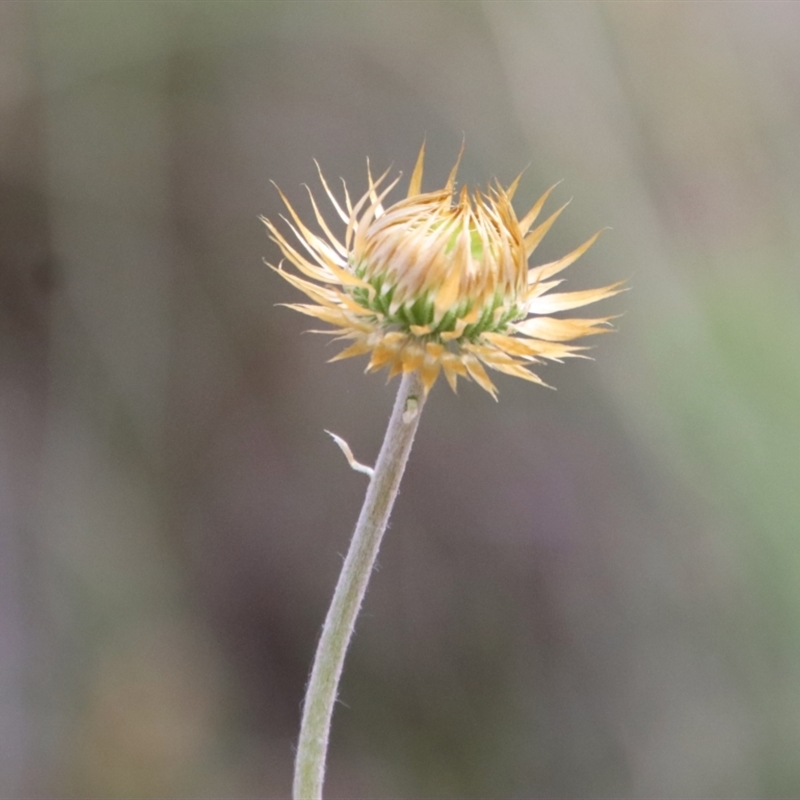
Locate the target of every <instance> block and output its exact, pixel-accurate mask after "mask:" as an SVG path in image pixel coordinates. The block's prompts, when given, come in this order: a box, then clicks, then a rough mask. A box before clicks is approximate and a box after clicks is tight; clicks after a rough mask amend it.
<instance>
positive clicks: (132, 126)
mask: <svg viewBox="0 0 800 800" xmlns="http://www.w3.org/2000/svg"><path fill="white" fill-rule="evenodd" d="M798 41H800V3H793V2H787V3H782V2H765V1H763V0H762V2H750V3H747V2H742V3H702V2H686V3H671V2H650V3H634V2H609V3H606V2H586V3H580V2H576V3H546V2H542V3H536V2H485V3H477V2H466V1H465V0H458V2H262V3H259V2H233V1H232V0H228V1H226V2H147V1H146V0H137V1H136V2H50V3H48V2H42V3H39V2H19V3H17V2H4V3H2V4H0V794H1V795H2V796H4V797H9V798H11V797H14V798H17V797H51V796H52V797H80V798H92V797H125V798H132V797H142V798H144V797H179V796H180V797H187V796H192V797H230V798H236V797H267V798H285V797H288V795H289V787H290V779H291V768H292V759H293V743H294V741H295V737H296V735H297V729H298V724H299V714H300V703H301V698H302V693H303V687H304V683H305V679H306V675H307V672H308V668H309V665H310V661H311V657H312V654H313V650H314V646H315V643H316V637H317V634H318V631H319V628H320V625H321V621H322V618H323V616H324V613H325V609H326V607H327V602H328V600H329V597H330V595H331V592H332V589H333V585H334V583H335V580H336V576H337V573H338V569H339V566H340V563H341V557H342V554H343V552H344V551H345V548H346V546H347V541H348V538H349V535H350V532H351V529H352V526H353V524H354V521H355V518H356V516H357V513H358V508H359V506H360V502H361V498H362V496H363V492H364V489H365V479H364V476H363V475H358V474H356V473H354V472H351V471H350V470H349V469H348V468H347V466H346V463H345V461H344V459H343V458H342V455H341V453H340V452H339V451H338V450H337V448H336V447H335V446H334V445H333V443H332V442H331V441H330V439H329V438H328V437H327V436H326V435H325V433H324V432H323V429H325V428H327V429H331V430H333V431H336V432H337V433H339V434H340V435H342V436H344V437H345V438H346V439H347V440H348V441H349V442H350V444H351V445H352V447H353V449H354V450H355V453H356V456H357V457H358V458H360V459H361V460H362V461H368V462H369V461H371V460H372V459H373V458H374V456H375V453H376V452H377V449H378V446H379V444H380V440H381V437H382V432H383V429H384V425H385V423H386V420H387V417H388V411H389V409H390V406H391V403H392V399H393V391H394V386H391V385H390V386H389V387H387V386H385V382H384V380H383V378H382V377H381V376H379V375H377V376H376V375H368V376H365V375H363V374H362V371H363V367H364V360H363V359H360V360H352V361H347V362H344V363H341V364H333V365H328V364H326V359H327V358H328V357H329V356H330V355H332V354H333V352H335V350H332V349H331V348H330V347H329V346H328V345H327V344H326V340H325V339H324V337H319V336H311V335H302V332H303V331H304V329H305V328H307V327H308V322H309V321H308V320H306V319H304V318H302V317H300V316H299V315H297V314H294V313H293V312H291V311H289V310H287V309H285V308H281V307H278V306H277V305H276V304H278V303H282V302H291V301H296V300H297V299H298V295H297V293H296V292H294V290H293V289H292V288H291V287H290V286H289V285H288V284H285V283H284V282H282V281H281V280H280V279H279V278H278V277H277V276H276V275H275V274H274V273H272V272H271V271H270V270H269V269H268V268H267V267H265V266H264V264H263V261H262V259H263V258H266V259H267V260H271V261H273V262H274V261H276V260H277V259H278V258H279V254H278V253H277V250H276V247H275V246H274V245H273V244H272V243H271V242H269V241H268V239H267V236H266V232H265V230H264V228H263V226H262V224H261V223H260V222H259V221H258V219H257V216H258V215H259V214H265V215H267V216H269V217H271V218H273V219H275V218H276V217H277V215H278V214H279V213H280V205H279V200H278V197H277V193H276V192H275V190H274V189H273V187H272V186H271V185H270V180H271V179H274V180H275V181H277V182H278V183H279V184H280V185H281V187H282V188H283V189H284V190H285V191H286V192H287V193H288V195H289V197H290V198H291V199H292V201H293V202H296V203H297V204H298V206H299V207H300V208H302V209H304V212H305V213H308V212H309V210H310V209H309V207H308V202H307V199H306V198H305V194H304V190H303V188H302V183H303V182H308V183H310V184H312V185H314V184H316V181H317V178H316V173H315V168H314V164H313V159H314V158H317V159H318V160H319V161H320V163H321V164H322V166H323V168H324V170H325V171H326V174H327V175H328V176H329V177H331V178H333V179H335V178H336V177H337V176H342V177H344V178H345V179H346V180H347V182H348V185H349V186H350V187H351V191H352V192H353V193H355V194H358V193H360V192H361V191H363V189H364V187H365V183H366V169H365V159H366V157H367V156H369V157H370V159H371V163H372V164H373V165H374V166H375V168H376V169H378V170H381V171H382V170H383V169H384V168H386V167H388V166H389V165H390V164H393V165H394V167H395V168H396V169H402V170H404V171H405V174H406V176H408V175H409V174H410V170H411V168H412V166H413V161H414V158H415V156H416V153H417V150H418V148H419V145H420V143H421V141H422V138H423V136H427V142H428V153H429V157H428V171H427V174H426V180H425V184H424V185H425V186H426V187H427V188H429V189H432V188H436V187H438V186H440V185H441V184H442V183H443V181H444V179H445V177H446V175H447V173H448V171H449V169H450V167H451V165H452V163H453V161H454V159H455V156H456V154H457V151H458V148H459V146H460V144H461V140H462V137H465V139H466V144H467V150H466V154H465V157H464V161H463V169H462V172H461V179H462V180H464V181H466V182H469V183H471V184H473V183H478V184H485V183H486V182H488V181H489V180H491V179H492V178H493V177H495V176H497V177H498V178H499V179H500V180H501V181H503V182H506V183H507V182H510V181H511V180H512V179H513V178H514V177H515V176H516V175H517V173H518V172H519V170H520V169H522V168H523V167H525V166H526V165H529V166H528V168H527V171H526V173H525V177H524V180H523V183H522V186H521V188H520V190H519V192H518V195H517V201H518V207H519V208H520V209H523V207H524V206H525V204H526V203H532V201H533V200H534V199H535V198H536V197H538V195H539V194H540V193H541V192H542V191H543V190H544V189H545V188H546V187H548V186H550V185H551V184H553V183H555V182H556V181H557V180H560V179H564V182H563V184H562V185H561V186H560V187H559V188H558V189H557V190H556V195H555V200H553V201H551V202H552V203H553V205H552V207H553V208H555V207H556V204H558V203H559V201H563V200H566V199H568V198H569V197H570V196H574V198H575V199H574V201H573V202H572V204H571V206H570V207H569V209H568V210H567V212H565V214H564V215H563V216H562V217H561V219H560V220H559V222H558V223H557V225H556V227H555V229H554V230H553V231H552V232H551V233H550V234H549V235H548V237H547V239H546V240H545V242H544V243H543V245H542V246H541V248H540V250H539V251H538V252H537V254H536V259H537V260H538V261H540V262H541V261H544V260H548V259H550V258H554V257H556V256H559V255H561V254H563V253H564V252H566V251H567V250H569V249H571V248H572V247H574V246H577V245H578V244H579V243H581V242H582V241H584V240H585V239H586V238H588V236H589V235H591V234H592V233H593V232H594V231H596V230H597V229H599V228H601V227H603V226H607V225H608V226H611V228H612V229H613V230H612V231H610V232H608V233H606V234H604V236H603V237H601V239H600V240H599V241H598V243H597V244H596V245H595V246H594V247H593V248H592V250H591V251H590V252H589V253H588V254H587V255H586V256H584V257H583V258H582V259H581V261H580V262H578V264H576V265H575V266H573V267H572V268H571V269H570V270H569V272H568V273H567V277H568V278H569V282H568V286H569V288H572V289H579V288H589V287H593V286H598V285H601V284H603V283H609V282H611V281H613V280H617V279H620V278H627V279H629V281H630V286H631V287H632V291H630V292H628V293H626V294H625V295H622V296H619V297H617V298H614V299H612V300H609V301H606V303H605V304H604V308H603V312H604V313H624V315H623V316H622V317H621V318H620V319H619V320H618V323H617V326H618V329H619V332H618V333H616V334H615V335H612V336H606V337H601V338H600V339H598V340H596V341H595V342H593V344H596V348H595V350H594V352H593V355H594V356H595V357H596V360H594V361H583V362H578V361H573V362H571V363H569V364H568V365H566V366H559V365H554V366H551V367H547V368H546V369H545V370H544V371H543V373H542V374H543V376H544V377H545V379H546V380H548V381H549V382H551V383H554V384H555V385H556V386H557V387H558V391H556V392H551V391H548V390H546V389H543V388H540V387H536V386H532V385H530V384H526V383H523V382H522V381H517V380H514V379H512V378H505V377H504V376H499V378H498V385H499V388H500V402H499V403H498V404H496V403H494V402H493V401H492V399H491V398H490V397H489V396H488V395H487V394H485V393H484V392H482V391H481V390H480V389H478V388H477V387H476V386H475V385H474V384H469V385H462V387H461V389H460V391H459V395H458V397H456V396H454V395H453V394H452V393H451V392H450V391H449V389H448V388H447V387H446V385H445V383H444V382H443V381H442V382H441V384H440V385H437V387H436V390H435V392H434V393H433V395H432V397H431V400H430V402H429V403H428V405H427V406H426V409H425V414H424V417H423V420H422V424H421V429H420V434H419V437H418V440H417V444H416V446H415V450H414V452H413V454H412V458H411V462H410V465H409V469H408V472H407V474H406V479H405V482H404V486H403V490H402V494H401V496H400V499H399V502H398V506H397V508H396V513H395V514H394V517H393V523H392V526H391V529H390V531H389V534H388V536H387V538H386V541H385V543H384V547H383V550H382V554H381V559H380V570H379V571H378V572H377V574H376V575H375V576H374V582H373V584H372V586H371V588H370V591H369V594H368V596H367V601H366V605H365V609H364V615H363V617H362V619H361V621H360V624H359V628H358V632H357V636H356V639H355V643H354V647H353V649H352V650H351V652H350V655H349V659H348V664H347V669H346V673H345V680H344V685H343V688H342V693H341V700H342V702H341V704H340V705H339V707H338V710H337V712H336V716H335V720H334V731H333V739H332V751H331V758H330V767H329V779H328V785H327V794H328V796H329V797H330V798H380V797H387V798H388V797H405V798H467V797H482V798H488V797H493V798H531V797H538V796H542V797H545V796H546V797H564V798H567V797H636V798H655V797H670V798H696V797H727V798H734V797H755V796H760V797H797V796H798V795H800V269H798V268H799V267H800V264H799V263H798V261H799V259H800V135H799V132H800V48H798ZM398 196H399V195H398Z"/></svg>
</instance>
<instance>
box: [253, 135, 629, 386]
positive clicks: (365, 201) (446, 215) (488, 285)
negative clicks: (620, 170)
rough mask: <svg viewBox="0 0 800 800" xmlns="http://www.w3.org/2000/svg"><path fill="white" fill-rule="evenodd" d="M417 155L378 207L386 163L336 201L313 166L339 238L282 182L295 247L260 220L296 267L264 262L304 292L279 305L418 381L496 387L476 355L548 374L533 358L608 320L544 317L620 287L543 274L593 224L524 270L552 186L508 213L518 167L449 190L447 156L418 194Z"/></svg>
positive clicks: (352, 351)
mask: <svg viewBox="0 0 800 800" xmlns="http://www.w3.org/2000/svg"><path fill="white" fill-rule="evenodd" d="M462 149H463V148H462ZM424 156H425V146H424V145H423V147H422V149H421V150H420V154H419V158H418V159H417V164H416V167H415V168H414V172H413V174H412V176H411V181H410V184H409V189H408V195H407V197H406V198H405V199H403V200H400V201H398V202H397V203H394V204H393V205H390V206H388V208H384V206H383V201H384V199H385V198H386V196H387V194H388V193H389V192H390V191H391V190H392V188H394V186H395V185H396V184H397V181H398V180H399V177H398V178H396V179H395V180H394V181H392V182H391V183H389V184H388V185H384V182H385V180H386V175H387V173H384V174H383V175H381V176H380V177H379V178H378V179H377V180H373V178H372V174H371V173H370V172H369V170H368V171H367V172H368V189H367V191H366V193H365V194H364V195H363V197H361V198H360V199H359V200H358V202H357V203H355V205H354V204H353V203H352V202H351V200H350V196H349V194H348V192H347V187H345V189H344V192H345V198H344V204H343V205H342V204H340V203H339V201H337V199H336V197H335V196H334V195H333V193H332V192H331V190H330V189H329V187H328V184H327V183H326V181H325V178H324V177H323V175H322V172H321V170H320V171H319V176H320V180H321V182H322V186H323V188H324V190H325V193H326V194H327V196H328V198H329V199H330V201H331V203H332V204H333V208H334V210H335V212H336V213H337V215H338V216H339V217H340V219H341V220H342V222H343V223H344V225H345V226H346V227H345V233H344V237H343V241H341V240H340V239H339V238H337V237H336V236H334V235H333V233H332V232H331V230H330V228H329V227H328V224H327V223H326V221H325V219H324V217H323V216H322V214H321V213H320V211H319V208H318V207H317V204H316V201H315V199H314V196H313V195H312V194H311V191H310V190H309V196H310V198H311V204H312V208H313V210H314V216H315V218H316V220H317V224H318V225H319V228H320V230H321V232H322V235H319V234H316V233H314V232H313V231H311V230H309V228H308V227H307V226H306V225H305V224H304V223H303V221H302V220H301V219H300V217H299V216H298V214H297V213H296V212H295V210H294V208H293V207H292V206H291V204H290V203H289V201H288V200H287V199H286V197H285V196H284V195H283V193H281V198H282V199H283V201H284V203H285V204H286V207H287V209H288V211H289V216H290V219H287V218H284V220H285V222H286V223H287V225H288V226H289V227H290V228H291V230H292V232H293V233H294V235H295V237H296V239H297V241H298V242H299V248H298V247H297V246H296V245H292V244H290V242H289V241H288V240H287V239H286V237H285V236H284V235H283V234H282V233H281V232H280V231H279V230H278V229H277V228H276V227H275V226H274V225H273V224H272V223H271V222H270V221H269V220H268V219H264V220H263V221H264V223H265V224H266V225H267V228H268V229H269V231H270V235H271V238H272V240H273V241H274V242H276V243H277V245H278V246H279V247H280V249H281V252H282V253H283V255H284V257H285V258H286V259H288V260H289V261H290V262H291V263H292V264H294V266H295V267H296V268H297V269H298V270H299V272H300V273H301V275H302V276H305V277H301V276H300V275H295V274H293V273H289V272H286V271H285V270H284V269H283V264H282V262H281V264H280V265H279V266H278V267H273V268H274V269H276V270H277V271H278V272H279V274H280V275H282V276H283V277H284V278H285V279H286V280H287V281H289V282H290V283H291V284H292V285H293V286H295V287H296V288H298V289H299V290H300V291H301V292H303V293H304V294H305V295H306V296H307V297H309V298H310V299H311V300H313V301H314V302H313V304H312V303H297V304H291V305H290V306H289V307H290V308H294V309H295V310H297V311H300V312H301V313H303V314H307V315H309V316H312V317H316V318H317V319H320V320H322V321H324V322H327V323H330V324H332V325H334V326H336V328H335V329H334V330H332V331H329V332H330V333H339V334H341V336H340V338H345V339H351V340H353V341H352V343H351V344H350V345H349V346H348V347H347V348H346V349H345V350H343V351H342V352H341V353H339V354H338V355H337V356H334V358H333V359H331V360H332V361H336V360H338V359H341V358H349V357H350V356H356V355H362V354H364V353H371V358H370V361H369V364H368V365H367V369H368V370H377V369H380V368H381V367H384V366H386V367H388V369H389V377H392V376H393V375H396V374H398V373H400V372H410V371H412V370H418V371H419V373H420V376H421V378H422V382H423V384H424V386H425V391H426V392H427V391H429V390H430V388H431V387H432V386H433V384H434V383H435V381H436V379H437V377H438V376H439V373H440V372H441V371H442V370H443V371H444V374H445V377H446V378H447V380H448V382H449V384H450V386H451V387H452V388H453V390H455V389H456V381H457V378H458V376H459V375H460V376H462V377H464V378H472V379H474V380H475V381H476V382H477V383H478V384H479V385H480V386H481V387H483V388H484V389H486V391H488V392H490V393H491V394H492V396H493V397H495V398H496V395H497V389H496V387H495V385H494V384H493V383H492V381H491V380H490V379H489V376H488V375H487V374H486V371H485V369H484V365H485V366H488V367H490V368H491V369H495V370H498V371H500V372H505V373H507V374H509V375H514V376H516V377H519V378H524V379H525V380H529V381H533V382H535V383H540V384H543V385H546V384H544V382H543V381H542V380H541V379H540V378H539V377H538V376H537V375H536V374H534V373H533V372H531V371H530V369H529V368H528V367H529V366H530V365H531V364H535V363H539V362H541V361H542V360H544V359H549V360H553V361H560V360H561V359H564V358H567V357H570V356H577V355H580V353H579V351H581V350H583V349H584V348H582V347H578V346H576V345H570V344H566V342H569V341H572V340H575V339H579V338H582V337H584V336H590V335H592V334H596V333H605V332H607V331H608V330H609V327H608V325H609V321H610V320H611V319H612V317H601V318H597V319H557V318H554V317H550V316H548V315H549V314H553V313H556V312H558V311H565V310H568V309H572V308H578V307H580V306H585V305H588V304H589V303H594V302H595V301H597V300H602V299H604V298H606V297H611V296H612V295H615V294H617V293H618V292H620V291H622V289H621V282H620V283H614V284H611V285H610V286H605V287H603V288H600V289H590V290H588V291H581V292H566V293H551V292H550V290H551V289H553V288H555V287H556V286H558V284H560V283H561V281H560V280H555V281H551V280H548V279H549V278H551V277H552V276H553V275H555V274H557V273H558V272H560V271H561V270H563V269H565V268H566V267H568V266H569V265H570V264H572V263H573V262H574V261H575V260H576V259H578V258H579V257H580V256H581V255H583V253H584V252H586V250H588V249H589V247H591V245H592V244H593V243H594V241H595V239H597V237H598V236H599V233H596V234H595V235H594V236H592V237H591V238H590V239H589V240H588V241H587V242H585V243H584V244H583V245H581V246H580V247H578V248H577V249H576V250H574V251H572V252H571V253H569V254H568V255H566V256H564V257H563V258H561V259H559V260H557V261H554V262H551V263H549V264H544V265H542V266H538V267H534V268H532V269H529V268H528V263H527V262H528V257H529V256H530V254H531V253H532V252H533V251H534V249H535V248H536V246H537V245H538V244H539V242H540V241H541V240H542V238H543V237H544V235H545V234H546V233H547V231H548V230H549V228H550V226H551V225H552V224H553V222H555V220H556V218H557V217H558V215H559V214H560V213H561V211H562V210H563V208H564V207H563V206H562V208H560V209H558V211H556V212H555V213H554V214H552V215H551V216H550V217H548V218H547V219H546V220H545V221H544V222H542V223H540V224H539V225H538V226H537V227H535V228H533V229H532V226H533V224H534V222H535V221H536V219H537V218H538V216H539V213H540V211H541V209H542V207H543V206H544V203H545V201H546V200H547V197H548V195H549V194H550V192H551V191H552V188H551V189H548V191H547V192H545V193H544V194H543V195H542V197H541V198H540V199H539V200H538V201H537V202H536V203H535V204H534V206H533V208H531V210H530V211H529V212H528V213H527V214H526V215H525V216H524V217H523V218H522V219H521V220H518V219H517V216H516V214H515V213H514V209H513V207H512V205H511V200H512V198H513V196H514V191H515V190H516V188H517V184H518V183H519V178H517V179H516V180H515V181H514V182H513V183H512V184H511V186H509V187H508V188H507V189H504V188H503V187H502V186H501V185H500V184H499V183H497V184H495V185H494V186H492V187H490V188H489V190H488V191H487V192H483V193H482V192H480V191H475V192H474V194H472V195H470V194H469V192H468V191H467V189H466V187H464V188H462V190H461V191H460V193H459V194H458V196H457V197H454V188H455V179H456V173H457V170H458V161H457V162H456V165H455V166H454V167H453V170H452V172H451V173H450V177H449V179H448V181H447V184H446V185H445V187H444V188H443V189H441V190H439V191H436V192H429V193H423V192H422V191H421V189H422V172H423V163H424ZM460 158H461V156H460V154H459V161H460ZM317 168H318V170H319V165H318V167H317ZM553 188H554V187H553ZM278 191H279V192H280V190H278ZM308 279H311V280H308ZM531 315H535V316H531Z"/></svg>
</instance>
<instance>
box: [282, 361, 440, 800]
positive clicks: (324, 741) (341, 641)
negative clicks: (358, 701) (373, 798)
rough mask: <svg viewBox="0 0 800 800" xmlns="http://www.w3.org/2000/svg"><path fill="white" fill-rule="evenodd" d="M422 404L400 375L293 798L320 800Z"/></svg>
mask: <svg viewBox="0 0 800 800" xmlns="http://www.w3.org/2000/svg"><path fill="white" fill-rule="evenodd" d="M424 400H425V393H424V390H423V387H422V382H421V380H420V378H419V375H418V373H416V372H410V373H408V374H406V375H404V376H403V379H402V381H401V383H400V389H399V391H398V392H397V399H396V400H395V403H394V408H393V410H392V416H391V418H390V419H389V427H388V428H387V429H386V436H385V437H384V439H383V445H382V446H381V452H380V454H379V455H378V461H377V463H376V464H375V472H374V474H373V476H372V479H371V480H370V484H369V488H368V489H367V496H366V497H365V498H364V505H363V506H362V508H361V514H360V515H359V517H358V523H357V524H356V529H355V532H354V533H353V539H352V541H351V542H350V549H349V550H348V552H347V558H345V561H344V566H343V567H342V572H341V575H340V576H339V582H338V583H337V584H336V591H335V592H334V594H333V600H332V602H331V606H330V608H329V609H328V615H327V617H326V618H325V624H324V626H323V628H322V636H321V637H320V640H319V645H318V646H317V653H316V656H315V657H314V666H313V667H312V669H311V678H310V679H309V682H308V688H307V689H306V697H305V702H304V705H303V721H302V724H301V726H300V741H299V744H298V746H297V759H296V761H295V771H294V791H293V797H294V800H321V798H322V782H323V779H324V777H325V757H326V755H327V751H328V736H329V733H330V727H331V716H332V715H333V706H334V703H335V702H336V692H337V688H338V686H339V679H340V678H341V675H342V667H343V665H344V657H345V654H346V652H347V647H348V645H349V643H350V639H351V638H352V636H353V630H354V628H355V622H356V617H357V616H358V612H359V609H360V608H361V602H362V600H363V599H364V593H365V592H366V590H367V584H368V583H369V578H370V575H371V573H372V569H373V567H374V565H375V558H376V557H377V555H378V548H379V547H380V544H381V539H382V538H383V532H384V531H385V530H386V523H387V522H388V521H389V514H390V513H391V511H392V506H393V505H394V501H395V498H396V497H397V490H398V488H399V487H400V479H401V478H402V477H403V470H404V469H405V466H406V461H408V454H409V452H410V451H411V444H412V442H413V441H414V434H415V433H416V432H417V425H418V424H419V416H420V412H421V411H422V405H423V403H424Z"/></svg>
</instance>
